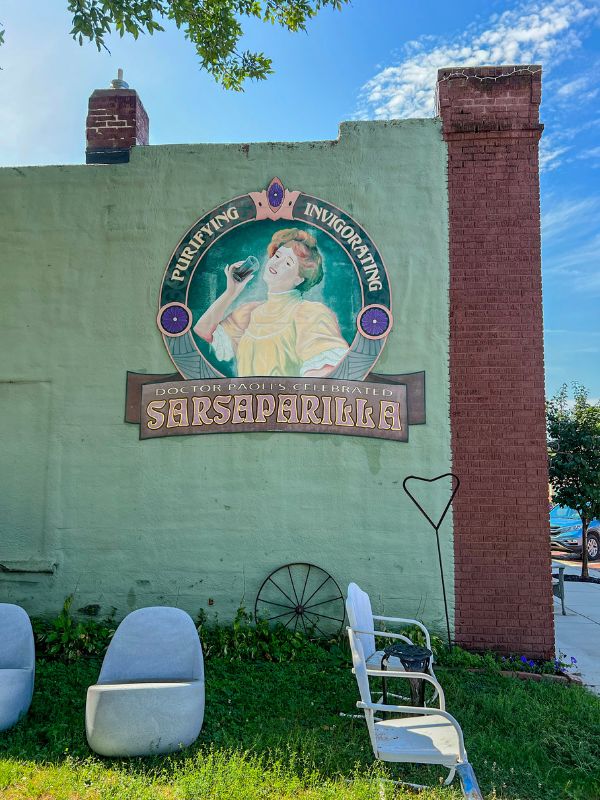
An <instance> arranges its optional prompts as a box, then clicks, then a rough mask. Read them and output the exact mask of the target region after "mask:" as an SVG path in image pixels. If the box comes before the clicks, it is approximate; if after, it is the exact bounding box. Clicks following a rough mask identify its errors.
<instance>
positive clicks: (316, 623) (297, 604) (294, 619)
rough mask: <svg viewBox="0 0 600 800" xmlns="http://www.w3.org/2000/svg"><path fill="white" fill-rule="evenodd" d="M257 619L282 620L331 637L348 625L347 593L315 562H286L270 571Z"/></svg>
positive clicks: (258, 600) (258, 601)
mask: <svg viewBox="0 0 600 800" xmlns="http://www.w3.org/2000/svg"><path fill="white" fill-rule="evenodd" d="M254 618H255V619H256V621H258V620H259V619H264V620H266V621H267V622H273V623H278V622H280V623H281V624H282V625H283V626H284V627H285V628H289V629H290V630H293V631H298V630H299V631H302V632H303V633H306V635H307V636H311V637H315V638H320V637H322V638H327V639H330V638H332V637H333V636H337V635H338V634H339V633H340V632H341V631H342V628H343V626H344V619H345V606H344V596H343V595H342V591H341V589H340V587H339V586H338V584H337V583H336V581H335V579H334V578H333V577H332V576H331V575H330V574H329V573H328V572H326V571H325V570H324V569H322V568H321V567H317V566H315V564H306V563H294V564H284V566H283V567H279V568H278V569H276V570H274V571H273V572H272V573H271V574H270V575H268V576H267V577H266V578H265V580H264V581H263V584H262V586H261V587H260V589H259V590H258V594H257V596H256V602H255V604H254Z"/></svg>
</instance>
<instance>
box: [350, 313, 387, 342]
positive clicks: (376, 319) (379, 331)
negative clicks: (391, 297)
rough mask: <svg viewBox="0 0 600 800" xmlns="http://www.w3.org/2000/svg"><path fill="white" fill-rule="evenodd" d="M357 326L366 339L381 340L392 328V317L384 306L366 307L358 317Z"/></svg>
mask: <svg viewBox="0 0 600 800" xmlns="http://www.w3.org/2000/svg"><path fill="white" fill-rule="evenodd" d="M357 325H358V330H359V331H360V332H361V333H362V335H363V336H364V337H366V338H367V339H381V338H383V337H384V336H387V335H388V333H389V331H390V328H391V327H392V315H391V313H390V311H389V309H387V308H385V307H384V306H380V305H372V306H367V307H366V308H363V310H362V311H361V312H360V314H359V315H358V320H357Z"/></svg>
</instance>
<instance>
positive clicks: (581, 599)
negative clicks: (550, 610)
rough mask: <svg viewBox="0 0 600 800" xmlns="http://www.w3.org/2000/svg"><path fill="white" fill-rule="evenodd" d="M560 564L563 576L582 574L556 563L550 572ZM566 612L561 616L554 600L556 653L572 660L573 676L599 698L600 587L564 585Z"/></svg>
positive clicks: (572, 566) (595, 572) (571, 566)
mask: <svg viewBox="0 0 600 800" xmlns="http://www.w3.org/2000/svg"><path fill="white" fill-rule="evenodd" d="M596 563H597V562H596ZM559 564H564V566H565V575H569V574H571V575H579V574H581V564H577V563H575V564H573V563H572V562H565V561H563V560H558V559H552V568H553V571H556V567H557V566H558V565H559ZM594 566H595V565H594ZM599 572H600V571H599V570H597V569H590V574H591V575H594V577H600V574H599ZM565 610H566V612H567V615H566V616H563V615H562V613H561V608H560V600H559V599H558V598H557V597H555V598H554V625H555V630H556V652H557V654H558V653H559V652H562V653H566V655H567V660H569V658H570V657H571V656H575V658H576V659H577V665H576V667H575V672H578V673H580V674H581V678H582V680H583V682H584V683H585V685H586V686H587V687H588V688H589V689H591V690H592V691H593V692H595V693H596V694H600V584H597V583H576V582H571V581H566V582H565Z"/></svg>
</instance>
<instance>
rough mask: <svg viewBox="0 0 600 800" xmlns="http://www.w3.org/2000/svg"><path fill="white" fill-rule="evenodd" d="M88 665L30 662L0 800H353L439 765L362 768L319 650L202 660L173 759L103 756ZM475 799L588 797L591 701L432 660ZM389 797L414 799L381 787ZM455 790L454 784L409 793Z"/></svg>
mask: <svg viewBox="0 0 600 800" xmlns="http://www.w3.org/2000/svg"><path fill="white" fill-rule="evenodd" d="M99 668H100V663H99V662H98V661H96V660H80V661H78V662H76V663H75V664H72V665H67V664H64V663H61V662H43V661H41V662H39V663H38V669H37V677H36V690H35V694H34V698H33V704H32V707H31V710H30V712H29V714H28V716H27V717H26V718H25V719H24V720H22V721H21V722H20V723H19V725H17V726H16V727H15V728H14V729H12V730H11V731H7V732H5V733H3V734H0V797H1V798H3V800H24V799H25V798H26V799H27V800H34V798H40V800H63V799H64V800H67V798H68V800H101V799H102V798H111V800H112V799H113V798H118V800H134V799H135V800H155V799H157V800H160V799H162V798H165V800H170V799H171V798H172V800H200V798H210V800H221V798H223V800H238V799H239V800H255V798H256V800H258V798H260V800H270V798H286V800H287V798H290V799H291V798H294V800H317V799H319V800H321V798H331V799H332V800H333V798H336V800H338V798H339V799H340V800H346V799H347V800H361V799H362V798H374V799H378V798H379V793H378V785H379V784H378V781H377V776H378V775H379V774H382V773H385V774H387V775H391V776H397V777H401V778H402V779H404V780H412V781H416V782H421V783H431V784H435V782H436V781H437V780H438V778H439V777H440V776H441V775H442V774H445V772H444V771H443V770H437V769H434V768H425V767H411V766H405V767H393V768H392V769H390V768H389V767H383V768H382V767H373V757H372V752H371V747H370V744H369V739H368V734H367V730H366V726H365V724H364V723H363V722H362V721H360V720H354V719H349V718H344V717H340V716H339V712H340V711H344V712H347V713H355V712H356V709H355V707H354V704H355V702H356V700H357V690H356V685H355V682H354V678H353V676H352V674H351V673H350V670H349V668H348V667H342V666H340V662H339V659H336V658H335V657H334V656H332V655H330V654H329V653H327V652H325V651H319V652H316V653H314V657H313V658H311V659H310V660H308V659H302V660H298V661H293V662H291V663H289V664H276V663H268V662H264V661H263V662H229V661H226V660H224V659H220V658H211V659H209V660H208V661H207V663H206V673H207V675H206V677H207V698H206V717H205V723H204V727H203V729H202V733H201V735H200V738H199V740H198V742H197V743H196V744H195V745H194V746H193V747H191V748H189V749H188V750H186V751H185V752H183V753H181V754H178V755H176V756H170V757H156V758H150V759H131V760H126V759H123V760H119V759H102V758H99V757H96V756H94V755H92V754H91V753H90V751H89V749H88V747H87V744H86V740H85V733H84V710H85V695H86V688H87V686H88V685H89V684H91V683H94V682H95V680H96V677H97V675H98V671H99ZM438 677H439V678H440V680H441V683H442V685H443V686H444V689H445V690H446V695H447V707H448V710H449V711H450V712H451V713H453V714H454V715H455V716H456V717H457V718H458V720H459V722H460V723H461V725H462V728H463V730H464V734H465V742H466V746H467V750H468V752H469V757H470V760H471V762H472V763H473V765H474V767H475V771H476V774H477V777H478V780H479V782H480V785H481V788H482V791H483V792H484V794H485V796H486V798H490V799H491V798H511V800H515V799H516V798H520V799H521V800H538V799H539V800H554V799H555V800H569V799H570V798H573V799H574V798H578V799H579V798H582V799H583V798H585V799H586V800H587V799H588V798H589V800H598V798H600V698H595V697H593V696H592V695H590V694H589V693H588V692H586V691H585V690H583V689H581V688H579V687H575V686H563V685H557V684H554V683H545V682H544V683H541V682H540V683H537V682H535V683H534V682H529V681H528V682H521V681H518V680H516V679H513V678H502V677H501V676H499V675H494V674H491V673H490V674H471V673H467V672H464V671H450V670H444V669H442V668H439V670H438ZM386 796H388V797H390V798H391V797H392V796H395V797H400V798H402V797H415V795H414V794H412V793H410V792H408V791H405V790H398V791H397V792H396V794H394V793H393V789H392V788H391V786H390V785H388V788H387V789H386ZM419 796H420V797H423V798H424V800H425V798H426V800H431V799H432V798H438V799H439V800H442V798H447V799H449V798H457V797H460V796H461V794H460V790H458V789H456V788H452V789H443V788H439V789H438V788H436V789H433V790H432V791H430V792H429V791H428V792H426V793H424V794H422V795H419Z"/></svg>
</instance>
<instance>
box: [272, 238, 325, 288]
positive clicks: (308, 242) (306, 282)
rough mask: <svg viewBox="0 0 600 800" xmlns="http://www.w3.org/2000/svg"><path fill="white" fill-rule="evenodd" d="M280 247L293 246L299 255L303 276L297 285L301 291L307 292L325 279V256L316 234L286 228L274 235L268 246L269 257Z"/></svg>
mask: <svg viewBox="0 0 600 800" xmlns="http://www.w3.org/2000/svg"><path fill="white" fill-rule="evenodd" d="M280 247H291V249H292V250H293V251H294V253H295V254H296V255H297V256H298V262H299V269H298V273H299V275H300V277H301V278H302V283H301V284H300V285H299V286H298V287H297V288H298V291H299V292H307V291H308V290H309V289H312V287H313V286H316V285H317V284H318V283H320V282H321V281H322V280H323V256H322V255H321V253H320V252H319V248H318V247H317V241H316V239H315V237H314V236H312V235H311V234H310V233H308V232H307V231H302V230H300V229H299V228H284V229H283V230H280V231H277V233H275V234H274V235H273V238H272V239H271V242H270V243H269V246H268V247H267V253H268V254H269V258H271V256H272V255H274V254H275V253H276V252H277V250H279V248H280Z"/></svg>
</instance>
